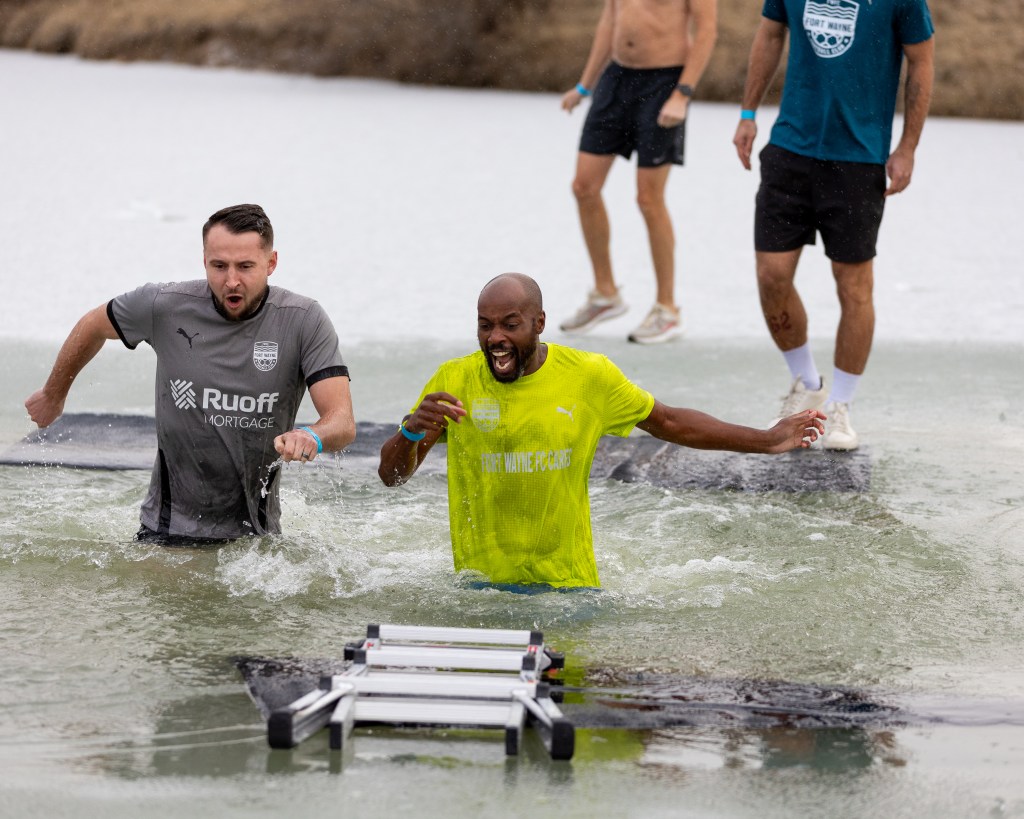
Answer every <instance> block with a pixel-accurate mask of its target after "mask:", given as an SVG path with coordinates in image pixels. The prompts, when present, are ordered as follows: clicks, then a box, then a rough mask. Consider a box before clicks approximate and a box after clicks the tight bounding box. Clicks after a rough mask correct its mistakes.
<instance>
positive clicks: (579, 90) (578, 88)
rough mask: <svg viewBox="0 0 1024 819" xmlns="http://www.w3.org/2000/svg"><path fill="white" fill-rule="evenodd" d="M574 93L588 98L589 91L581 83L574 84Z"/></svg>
mask: <svg viewBox="0 0 1024 819" xmlns="http://www.w3.org/2000/svg"><path fill="white" fill-rule="evenodd" d="M576 93H577V94H579V95H580V96H581V97H589V96H590V89H589V88H587V87H586V86H585V85H584V84H583V83H581V82H578V83H576Z"/></svg>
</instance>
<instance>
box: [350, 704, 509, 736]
mask: <svg viewBox="0 0 1024 819" xmlns="http://www.w3.org/2000/svg"><path fill="white" fill-rule="evenodd" d="M512 707H513V703H510V702H506V703H500V704H499V703H493V704H492V703H489V702H481V701H480V700H422V699H413V698H410V697H365V698H364V697H359V698H357V699H356V707H355V721H356V722H357V723H359V722H389V723H404V724H407V725H456V726H464V727H467V726H481V727H487V728H494V727H500V728H504V727H505V726H506V725H507V724H508V721H509V714H510V713H511V710H512Z"/></svg>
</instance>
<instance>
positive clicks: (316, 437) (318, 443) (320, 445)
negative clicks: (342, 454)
mask: <svg viewBox="0 0 1024 819" xmlns="http://www.w3.org/2000/svg"><path fill="white" fill-rule="evenodd" d="M296 429H301V430H302V431H303V432H308V433H309V434H310V435H312V436H313V440H314V441H316V451H317V452H323V451H324V442H323V441H321V440H320V436H319V435H317V434H316V433H315V432H313V430H311V429H310V428H309V427H296Z"/></svg>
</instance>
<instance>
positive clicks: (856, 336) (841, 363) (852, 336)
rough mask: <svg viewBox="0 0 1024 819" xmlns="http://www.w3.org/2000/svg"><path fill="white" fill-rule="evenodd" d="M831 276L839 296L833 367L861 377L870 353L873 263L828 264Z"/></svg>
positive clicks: (872, 335) (873, 315) (873, 316)
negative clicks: (830, 265)
mask: <svg viewBox="0 0 1024 819" xmlns="http://www.w3.org/2000/svg"><path fill="white" fill-rule="evenodd" d="M832 275H833V276H834V277H835V280H836V291H837V292H838V294H839V309H840V314H839V328H838V329H837V330H836V352H835V365H836V366H837V367H838V368H839V369H840V370H845V371H846V372H848V373H853V374H854V375H861V374H862V373H863V372H864V368H865V367H866V366H867V363H868V356H869V355H870V353H871V341H872V339H873V337H874V334H875V305H874V303H873V302H872V292H873V290H874V281H875V274H874V263H873V260H870V259H869V260H868V261H866V262H860V263H858V264H844V263H842V262H832Z"/></svg>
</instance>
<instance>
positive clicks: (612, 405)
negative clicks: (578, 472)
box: [601, 358, 654, 438]
mask: <svg viewBox="0 0 1024 819" xmlns="http://www.w3.org/2000/svg"><path fill="white" fill-rule="evenodd" d="M603 365H604V366H603V368H602V372H601V378H602V380H603V381H604V383H605V394H606V395H607V401H606V404H605V416H604V425H605V431H604V434H605V435H618V436H619V437H622V438H624V437H626V436H627V435H629V433H630V432H632V430H633V427H635V426H636V425H637V424H639V423H640V422H641V421H643V420H644V419H645V418H646V417H647V416H648V415H650V414H651V410H652V409H653V408H654V396H653V395H651V393H649V392H647V390H645V389H643V388H641V387H638V386H637V385H636V384H634V383H633V382H632V381H630V380H629V379H628V378H626V376H625V375H624V374H623V372H622V370H620V369H619V368H618V367H616V366H615V365H614V364H613V363H612V362H611V361H609V360H608V359H606V358H604V359H603Z"/></svg>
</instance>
